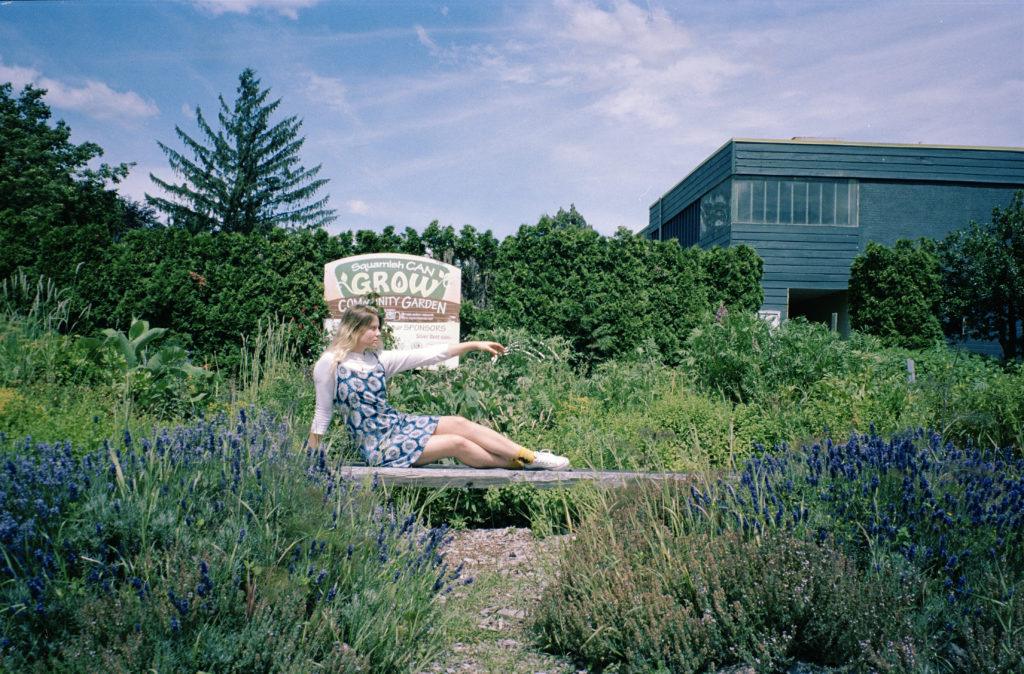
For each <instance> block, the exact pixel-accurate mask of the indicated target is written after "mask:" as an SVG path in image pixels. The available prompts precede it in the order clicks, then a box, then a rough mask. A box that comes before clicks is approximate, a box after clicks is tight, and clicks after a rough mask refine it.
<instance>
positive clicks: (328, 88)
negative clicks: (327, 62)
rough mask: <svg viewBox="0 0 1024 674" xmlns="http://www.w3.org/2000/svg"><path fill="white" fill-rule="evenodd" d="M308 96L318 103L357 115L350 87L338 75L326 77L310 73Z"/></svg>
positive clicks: (347, 113)
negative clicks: (353, 106) (351, 100)
mask: <svg viewBox="0 0 1024 674" xmlns="http://www.w3.org/2000/svg"><path fill="white" fill-rule="evenodd" d="M305 93H306V96H308V97H309V98H310V100H312V101H314V102H315V103H316V104H317V105H324V106H327V107H328V108H331V109H333V110H337V111H339V112H343V113H345V114H346V115H349V116H351V117H353V118H354V117H355V116H356V114H355V111H354V110H353V108H352V105H351V104H350V103H349V100H348V88H347V87H346V86H345V83H344V82H342V81H341V80H340V79H338V78H336V77H324V76H322V75H317V74H315V73H314V74H310V75H309V76H308V81H307V83H306V87H305Z"/></svg>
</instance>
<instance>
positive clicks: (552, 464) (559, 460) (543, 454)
mask: <svg viewBox="0 0 1024 674" xmlns="http://www.w3.org/2000/svg"><path fill="white" fill-rule="evenodd" d="M524 467H525V468H526V470H565V469H566V468H568V467H569V459H567V458H565V457H564V456H559V455H557V454H553V453H551V452H549V451H548V450H546V449H542V450H540V451H539V452H534V453H533V462H532V463H528V464H526V466H524Z"/></svg>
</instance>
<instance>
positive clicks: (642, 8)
mask: <svg viewBox="0 0 1024 674" xmlns="http://www.w3.org/2000/svg"><path fill="white" fill-rule="evenodd" d="M1022 35H1024V0H975V1H967V0H902V1H898V2H897V1H887V2H883V1H875V0H842V1H837V0H814V1H811V0H806V1H805V0H737V1H732V0H689V1H682V0H677V1H673V2H663V1H660V0H635V1H630V0H614V1H607V2H606V1H598V0H512V1H508V2H500V1H498V0H494V1H488V0H465V1H463V0H453V1H434V0H415V1H413V0H68V1H65V2H57V1H34V2H33V1H21V2H19V1H13V2H10V1H6V0H0V83H3V82H11V83H12V84H13V85H14V88H15V92H19V91H20V90H21V88H22V87H23V86H24V85H25V84H27V83H32V84H33V85H35V86H37V87H40V88H45V89H47V91H48V93H47V95H46V97H45V101H46V103H47V104H48V105H49V106H50V108H51V110H52V112H53V119H54V120H58V119H63V120H65V121H66V122H67V124H68V125H69V126H70V127H71V130H72V141H73V142H76V143H82V142H85V141H92V142H95V143H97V144H98V145H99V146H100V147H102V148H103V149H104V151H105V154H104V157H103V161H105V162H107V163H111V164H119V163H122V162H134V164H135V166H134V168H133V169H132V171H131V174H130V175H129V177H128V178H127V179H126V180H125V181H124V182H123V183H122V184H121V185H119V186H118V189H119V190H120V192H121V193H122V194H123V195H125V196H126V197H128V198H130V199H133V200H136V201H142V200H143V199H144V198H145V194H146V193H149V194H159V193H160V192H159V190H158V188H157V187H156V185H155V184H154V183H153V182H152V180H151V179H150V174H154V175H156V176H159V177H161V178H163V179H164V180H167V181H169V182H180V178H179V177H177V176H175V175H174V174H173V172H172V171H171V169H170V167H169V164H168V162H167V159H166V157H165V155H164V154H163V152H162V151H161V150H160V147H159V146H158V144H157V143H158V141H159V142H162V143H164V144H165V145H168V146H170V147H171V148H174V149H175V150H184V146H183V144H182V143H181V142H180V141H179V139H178V137H177V134H176V132H175V127H179V128H181V130H182V131H184V132H185V133H187V134H189V135H190V136H192V137H193V138H197V139H198V138H200V137H201V134H200V132H199V131H198V128H197V126H196V108H197V107H198V108H201V109H202V111H203V114H204V117H206V118H207V119H210V120H212V119H215V117H216V113H217V111H218V108H219V105H220V104H219V101H218V96H223V97H224V99H225V100H226V101H227V103H228V104H229V105H231V104H232V103H233V102H234V99H235V96H236V88H237V86H238V78H239V75H240V74H241V73H242V71H243V70H245V69H246V68H252V69H254V70H255V71H256V73H257V76H258V77H259V78H260V80H261V85H262V88H264V89H266V88H269V89H270V100H278V99H279V100H280V101H281V103H280V107H279V108H278V111H277V115H276V117H275V118H274V119H273V120H272V121H280V120H282V119H284V118H286V117H291V116H295V117H296V118H298V119H299V120H301V121H302V127H301V135H302V136H304V137H305V144H304V145H303V147H302V149H301V153H300V160H301V164H302V165H303V166H305V167H307V168H311V167H314V166H317V165H320V166H321V167H322V168H321V171H320V176H321V177H323V178H327V179H328V180H329V183H328V184H327V186H326V187H325V188H324V191H323V194H326V195H327V196H329V206H331V207H333V208H334V209H336V211H337V215H338V219H337V221H335V222H334V223H333V224H331V225H329V226H328V231H329V232H330V233H332V234H336V233H339V232H342V231H349V230H359V229H370V230H373V231H380V230H382V229H383V228H384V227H387V226H389V225H391V226H394V227H396V228H397V229H398V230H399V231H403V230H404V229H405V228H406V227H412V228H413V229H415V230H417V231H422V230H423V229H424V228H425V227H426V226H427V225H429V224H430V223H431V222H432V221H434V220H437V221H438V222H439V223H440V224H441V225H442V226H447V225H452V226H454V227H455V228H456V229H457V230H458V229H461V228H462V227H463V226H464V225H472V226H473V227H475V228H476V229H477V230H480V231H483V230H490V231H491V232H492V233H493V234H494V236H495V237H497V238H498V239H502V238H504V237H506V236H509V235H511V234H514V233H515V232H516V231H517V230H518V228H519V227H520V226H521V225H524V224H528V225H532V224H536V222H537V220H538V219H539V218H540V217H541V216H542V215H544V214H549V215H554V214H555V213H556V212H557V211H558V209H560V208H564V209H566V210H568V209H569V207H570V205H574V206H575V207H576V209H577V210H578V211H579V213H580V214H581V215H583V217H584V218H585V219H586V220H587V222H588V223H589V224H590V225H592V226H593V227H594V228H595V229H597V230H598V231H599V232H601V233H603V234H613V233H614V232H615V231H616V230H617V229H618V228H619V227H625V228H627V229H629V230H631V231H634V232H636V231H640V230H641V229H643V227H645V226H646V224H647V219H648V209H649V208H650V206H651V204H652V203H654V202H655V201H656V200H657V199H658V198H659V197H660V196H661V195H663V194H665V193H666V192H668V191H669V190H670V189H671V188H672V187H673V186H674V185H675V184H677V183H678V182H679V181H680V180H682V179H683V178H684V177H685V176H686V175H687V174H688V173H689V172H691V171H692V170H693V169H695V168H696V167H697V166H698V165H699V164H700V163H701V162H702V161H704V159H706V158H707V157H708V156H709V155H711V154H712V153H713V152H714V151H715V150H717V149H718V148H719V147H721V146H722V145H723V144H725V143H726V142H727V141H728V140H729V139H730V138H763V139H790V138H794V137H810V138H829V139H842V140H844V141H851V142H873V143H874V142H878V143H924V144H929V145H980V146H997V147H1022V146H1024V38H1022Z"/></svg>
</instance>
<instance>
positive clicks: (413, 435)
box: [334, 360, 441, 468]
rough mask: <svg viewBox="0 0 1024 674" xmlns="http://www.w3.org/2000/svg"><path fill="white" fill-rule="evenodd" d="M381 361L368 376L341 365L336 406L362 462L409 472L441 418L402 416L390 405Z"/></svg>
mask: <svg viewBox="0 0 1024 674" xmlns="http://www.w3.org/2000/svg"><path fill="white" fill-rule="evenodd" d="M387 397H388V391H387V382H386V379H385V373H384V366H383V365H381V363H380V360H377V362H376V365H374V367H373V369H372V370H370V371H369V372H360V371H358V370H353V369H350V368H348V367H345V365H344V364H340V363H339V364H338V370H337V383H336V384H335V390H334V403H335V404H336V405H338V406H339V407H340V408H341V409H342V410H343V414H344V416H345V425H346V426H347V427H348V430H349V432H350V433H351V434H352V437H353V438H355V441H356V446H357V447H358V448H359V453H360V454H362V456H363V459H364V460H365V461H366V462H367V463H368V464H369V465H371V466H387V467H392V468H406V467H408V466H410V465H412V464H413V462H415V461H416V459H418V458H419V457H420V454H422V453H423V448H424V447H426V446H427V441H428V440H430V437H431V436H432V435H433V434H434V431H435V430H436V429H437V423H438V421H440V419H441V417H440V416H436V415H415V414H403V413H402V412H399V411H398V410H396V409H395V408H394V407H392V406H391V405H389V404H388V400H387Z"/></svg>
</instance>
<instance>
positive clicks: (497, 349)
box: [448, 341, 505, 357]
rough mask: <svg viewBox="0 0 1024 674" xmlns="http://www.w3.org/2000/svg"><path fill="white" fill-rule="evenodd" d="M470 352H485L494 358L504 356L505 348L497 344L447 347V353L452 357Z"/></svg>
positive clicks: (472, 343)
mask: <svg viewBox="0 0 1024 674" xmlns="http://www.w3.org/2000/svg"><path fill="white" fill-rule="evenodd" d="M470 351H486V352H487V353H489V354H491V355H492V356H495V357H497V356H503V355H505V347H504V346H502V345H501V344H499V343H498V342H486V341H477V342H460V343H458V344H452V345H451V346H449V347H448V352H449V353H450V354H452V355H453V356H461V355H463V354H465V353H469V352H470Z"/></svg>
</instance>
